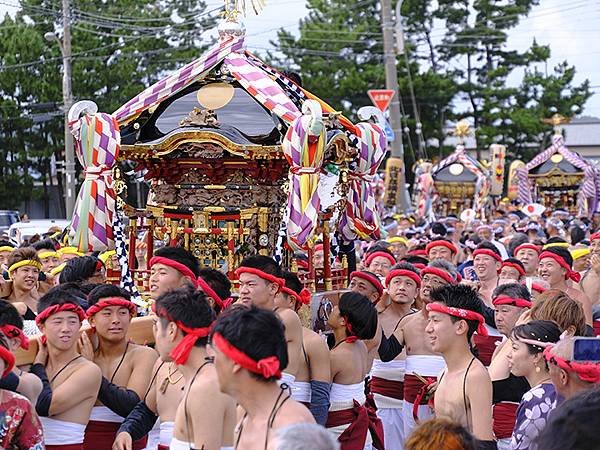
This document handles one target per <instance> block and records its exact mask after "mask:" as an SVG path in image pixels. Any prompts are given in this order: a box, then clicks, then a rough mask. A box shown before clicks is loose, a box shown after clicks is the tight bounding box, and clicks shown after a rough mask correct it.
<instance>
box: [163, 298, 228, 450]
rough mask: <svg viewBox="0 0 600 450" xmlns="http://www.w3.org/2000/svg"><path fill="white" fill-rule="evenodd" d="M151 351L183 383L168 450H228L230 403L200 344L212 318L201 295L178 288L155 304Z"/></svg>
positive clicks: (204, 348)
mask: <svg viewBox="0 0 600 450" xmlns="http://www.w3.org/2000/svg"><path fill="white" fill-rule="evenodd" d="M154 310H155V312H156V315H157V319H156V322H155V324H154V335H155V338H156V350H157V351H158V353H159V355H160V358H161V359H162V360H163V361H173V362H174V363H175V364H176V365H177V367H178V369H179V371H180V372H181V373H182V374H183V377H184V378H185V388H184V391H183V392H184V393H183V399H182V401H181V402H180V403H179V405H178V407H177V414H176V418H175V427H174V432H173V439H172V440H171V443H170V446H169V448H171V449H180V450H183V449H189V448H198V449H201V448H205V449H220V448H222V447H229V448H231V447H232V446H233V430H234V427H235V422H236V417H235V414H236V412H235V402H234V400H233V398H231V397H230V396H229V395H225V394H223V393H222V392H221V391H220V389H219V379H218V376H217V371H216V369H215V367H214V365H213V363H212V360H211V359H210V358H209V355H208V353H207V349H206V344H207V342H208V335H209V333H210V327H211V326H212V323H213V321H214V318H215V313H214V311H213V310H212V308H211V307H210V305H209V303H208V301H207V298H206V295H205V294H204V293H202V292H195V291H194V290H193V288H180V289H175V290H172V291H169V292H167V293H166V294H163V295H161V296H160V297H158V299H157V300H156V304H155V306H154Z"/></svg>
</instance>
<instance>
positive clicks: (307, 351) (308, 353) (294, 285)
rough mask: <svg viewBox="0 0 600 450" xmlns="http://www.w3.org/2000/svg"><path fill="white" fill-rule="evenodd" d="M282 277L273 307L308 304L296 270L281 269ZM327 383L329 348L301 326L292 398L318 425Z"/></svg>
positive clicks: (323, 418)
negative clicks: (304, 407) (300, 353)
mask: <svg viewBox="0 0 600 450" xmlns="http://www.w3.org/2000/svg"><path fill="white" fill-rule="evenodd" d="M283 279H284V280H285V286H284V287H283V288H281V291H279V293H278V294H277V297H275V307H276V308H277V310H278V311H281V310H284V309H290V310H292V311H298V310H299V309H300V308H301V307H302V305H307V306H308V307H310V298H311V294H310V291H309V290H308V289H306V288H303V287H302V283H301V282H300V280H299V279H298V277H297V276H296V274H294V273H292V272H287V271H283ZM330 386H331V369H330V361H329V348H328V347H327V344H326V343H325V341H324V340H323V338H322V337H321V336H320V335H318V334H317V333H315V332H314V331H313V330H311V329H309V328H307V327H302V357H301V358H300V366H299V368H298V374H297V375H296V381H295V382H294V389H293V391H292V398H293V399H294V400H296V401H298V402H300V403H302V404H304V405H305V406H307V407H309V408H310V411H311V412H312V413H313V416H314V417H315V420H316V421H317V423H318V424H320V425H325V422H326V421H327V412H328V411H329V389H330Z"/></svg>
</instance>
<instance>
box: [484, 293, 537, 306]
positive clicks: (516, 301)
mask: <svg viewBox="0 0 600 450" xmlns="http://www.w3.org/2000/svg"><path fill="white" fill-rule="evenodd" d="M492 304H493V305H494V306H499V305H510V306H517V307H519V308H531V305H532V303H531V302H530V301H529V300H525V299H524V298H513V297H509V296H508V295H500V296H498V297H496V298H495V299H494V300H492Z"/></svg>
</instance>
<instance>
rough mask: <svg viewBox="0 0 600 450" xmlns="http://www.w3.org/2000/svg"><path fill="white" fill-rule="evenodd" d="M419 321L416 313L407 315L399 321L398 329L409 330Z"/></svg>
mask: <svg viewBox="0 0 600 450" xmlns="http://www.w3.org/2000/svg"><path fill="white" fill-rule="evenodd" d="M418 320H419V314H418V312H413V313H408V314H407V315H406V316H404V317H403V318H402V320H400V323H399V324H398V328H410V327H411V326H413V325H414V324H415V323H416V322H417V321H418Z"/></svg>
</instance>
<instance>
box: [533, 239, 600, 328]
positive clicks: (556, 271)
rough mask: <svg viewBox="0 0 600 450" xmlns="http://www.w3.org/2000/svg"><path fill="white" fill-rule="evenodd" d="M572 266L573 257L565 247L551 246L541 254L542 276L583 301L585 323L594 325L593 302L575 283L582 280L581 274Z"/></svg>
mask: <svg viewBox="0 0 600 450" xmlns="http://www.w3.org/2000/svg"><path fill="white" fill-rule="evenodd" d="M572 267H573V257H572V256H571V253H570V252H569V251H568V250H566V249H564V248H561V247H551V248H549V249H547V250H544V251H543V252H542V253H541V254H540V265H539V270H538V273H539V275H540V278H541V279H542V280H544V281H546V282H547V283H548V284H549V285H550V288H551V289H558V290H560V291H563V292H565V293H566V294H567V295H568V296H569V297H571V298H572V299H574V300H577V301H578V302H579V303H581V306H583V312H584V313H585V323H586V324H587V325H589V326H592V323H593V320H592V302H591V301H590V299H589V297H588V296H587V295H585V294H584V293H583V292H582V291H580V290H579V289H578V288H579V285H578V284H575V283H578V282H579V281H580V275H579V274H578V273H577V272H574V271H573V269H572ZM571 280H572V281H573V285H572V284H571ZM574 286H576V287H574Z"/></svg>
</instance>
